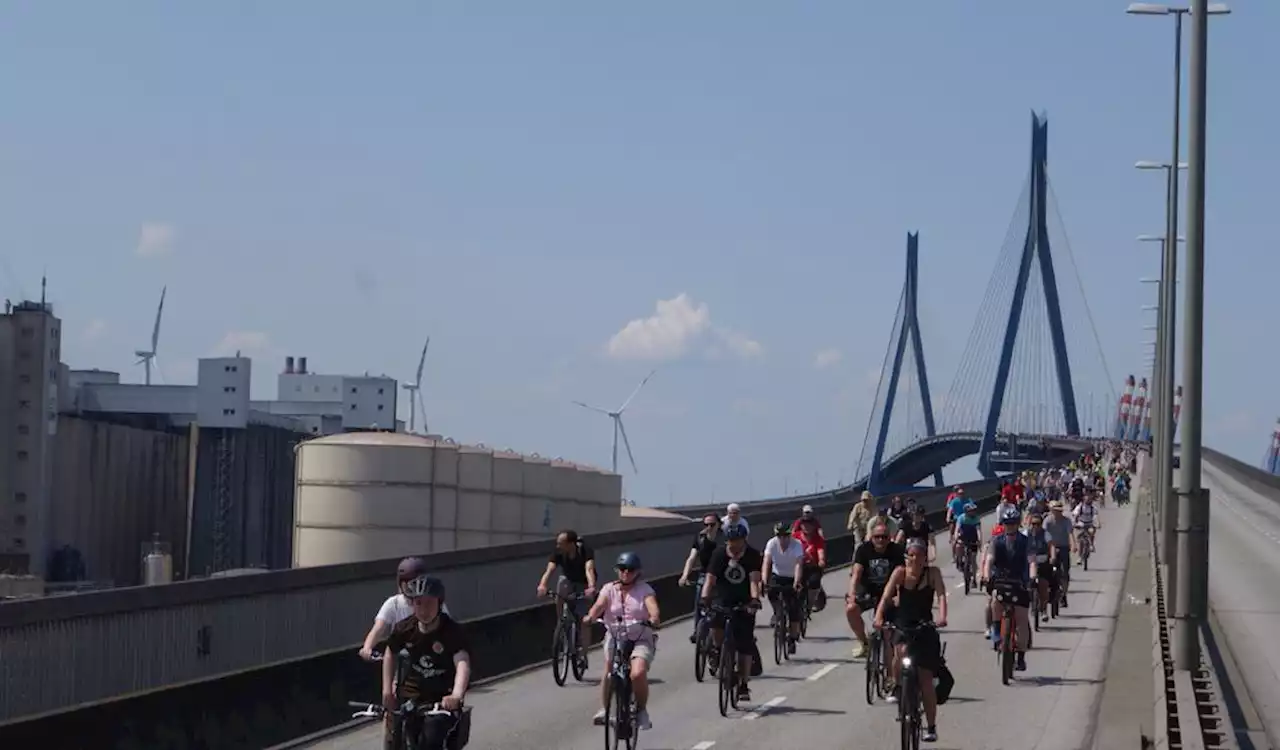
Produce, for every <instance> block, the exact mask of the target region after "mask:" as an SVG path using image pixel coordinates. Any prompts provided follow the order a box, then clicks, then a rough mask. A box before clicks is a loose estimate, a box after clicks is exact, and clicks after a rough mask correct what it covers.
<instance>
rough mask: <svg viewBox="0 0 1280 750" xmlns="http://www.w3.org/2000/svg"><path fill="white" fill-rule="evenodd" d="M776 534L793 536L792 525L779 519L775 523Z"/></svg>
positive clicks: (774, 533) (774, 531)
mask: <svg viewBox="0 0 1280 750" xmlns="http://www.w3.org/2000/svg"><path fill="white" fill-rule="evenodd" d="M773 535H774V536H791V527H790V526H788V525H786V524H785V523H783V522H782V521H779V522H777V523H775V524H774V525H773Z"/></svg>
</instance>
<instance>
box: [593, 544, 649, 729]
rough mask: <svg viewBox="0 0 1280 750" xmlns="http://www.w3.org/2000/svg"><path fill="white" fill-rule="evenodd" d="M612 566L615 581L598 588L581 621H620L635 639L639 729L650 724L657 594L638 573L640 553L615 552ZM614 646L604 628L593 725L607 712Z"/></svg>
mask: <svg viewBox="0 0 1280 750" xmlns="http://www.w3.org/2000/svg"><path fill="white" fill-rule="evenodd" d="M613 567H614V569H615V570H616V571H618V580H616V581H610V582H609V583H606V584H605V585H604V586H602V587H600V596H599V597H598V598H597V599H596V602H595V604H592V605H591V609H590V610H589V611H588V612H587V614H586V616H585V617H583V618H582V622H583V623H584V624H586V625H590V624H591V623H593V622H595V621H596V620H599V619H601V618H602V617H603V618H604V620H605V622H609V623H612V622H613V621H615V620H618V619H621V620H622V622H623V625H624V627H626V638H627V639H628V640H634V641H635V642H636V645H635V648H634V650H632V652H631V689H632V691H634V692H635V696H636V726H638V727H639V728H640V729H652V728H653V724H652V723H651V722H650V721H649V710H648V706H649V667H650V666H652V665H653V657H654V656H655V655H657V649H658V636H657V634H655V633H654V632H653V628H656V627H658V625H659V623H660V620H661V614H660V613H659V611H658V595H657V594H656V593H655V592H654V590H653V587H652V586H650V585H649V584H648V583H646V582H645V580H644V578H643V577H642V576H641V570H642V566H641V565H640V556H639V555H637V554H636V553H634V552H623V553H622V554H621V555H618V561H617V562H616V563H614V566H613ZM645 620H648V621H649V623H650V625H651V626H652V627H646V626H644V625H642V624H641V623H643V622H644V621H645ZM583 630H590V628H589V627H584V628H583ZM616 646H617V644H615V643H614V642H613V633H612V631H606V633H605V637H604V653H605V654H608V655H609V657H608V658H606V659H605V660H604V662H605V667H604V674H603V675H602V676H601V679H600V706H601V708H600V710H599V711H597V712H596V715H595V716H593V717H591V722H592V723H593V724H595V725H596V726H603V725H604V719H605V715H606V713H607V712H606V710H605V708H604V707H605V706H608V705H609V698H610V692H609V688H610V682H609V670H610V668H611V667H612V662H613V658H612V655H613V649H614V648H615V647H616Z"/></svg>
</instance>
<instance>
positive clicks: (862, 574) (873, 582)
mask: <svg viewBox="0 0 1280 750" xmlns="http://www.w3.org/2000/svg"><path fill="white" fill-rule="evenodd" d="M905 562H906V553H905V551H904V550H903V549H902V546H901V545H899V544H897V543H895V542H894V541H893V538H892V537H891V536H890V535H889V527H888V526H887V525H886V524H883V523H881V524H877V525H875V526H874V527H872V529H871V539H870V540H869V541H866V542H863V543H862V544H860V545H858V548H857V549H856V550H854V553H853V572H852V573H851V574H850V575H849V590H848V591H847V592H846V593H845V597H844V612H845V618H846V619H847V620H848V621H849V628H850V629H851V630H852V631H853V634H854V635H855V636H857V638H858V643H857V645H856V646H854V648H853V657H854V658H855V659H861V658H862V657H864V656H866V655H867V629H866V624H865V623H864V622H863V621H862V613H863V612H875V608H876V603H877V602H878V601H880V596H881V595H882V594H883V593H884V587H885V586H887V585H888V584H889V576H890V575H891V574H892V573H893V571H894V570H897V569H898V568H900V567H902V566H903V564H905Z"/></svg>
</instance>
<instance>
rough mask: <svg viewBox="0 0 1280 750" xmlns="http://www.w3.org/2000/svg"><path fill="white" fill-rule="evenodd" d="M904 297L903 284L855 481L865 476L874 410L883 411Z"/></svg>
mask: <svg viewBox="0 0 1280 750" xmlns="http://www.w3.org/2000/svg"><path fill="white" fill-rule="evenodd" d="M906 297H907V287H906V285H905V284H904V285H903V287H902V293H901V295H900V296H899V298H898V312H897V314H896V315H895V316H894V323H893V328H892V329H890V334H889V345H888V346H886V347H885V350H884V361H883V362H881V364H880V380H879V382H878V383H876V395H875V398H874V399H873V400H872V402H871V410H870V413H869V414H868V415H867V429H866V432H865V433H864V434H863V436H862V451H861V452H860V453H859V454H858V468H857V469H856V470H855V471H854V477H855V478H854V482H855V483H856V482H858V481H861V480H862V478H863V477H865V476H866V475H864V474H863V467H864V466H865V465H866V458H867V447H868V445H869V444H871V428H872V427H873V426H874V425H875V423H876V412H877V411H880V412H882V413H883V406H882V405H881V404H880V396H881V393H882V392H883V391H884V388H885V380H886V376H888V375H889V374H890V371H891V370H892V368H893V365H892V362H893V353H894V351H895V348H896V346H897V340H898V336H899V331H900V328H901V326H900V325H899V320H898V319H899V318H900V317H901V316H902V312H903V307H904V306H905V303H906ZM878 406H879V407H880V408H879V409H877V407H878ZM876 439H877V440H879V434H878V433H877V437H876ZM872 450H873V451H874V450H875V447H874V445H873V444H872ZM867 471H868V472H869V471H870V467H867Z"/></svg>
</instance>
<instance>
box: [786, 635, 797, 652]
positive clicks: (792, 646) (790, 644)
mask: <svg viewBox="0 0 1280 750" xmlns="http://www.w3.org/2000/svg"><path fill="white" fill-rule="evenodd" d="M787 653H788V654H791V655H792V656H795V655H796V639H795V638H790V639H788V640H787Z"/></svg>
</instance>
